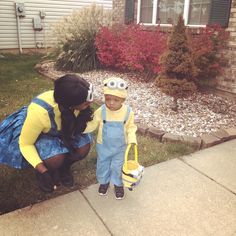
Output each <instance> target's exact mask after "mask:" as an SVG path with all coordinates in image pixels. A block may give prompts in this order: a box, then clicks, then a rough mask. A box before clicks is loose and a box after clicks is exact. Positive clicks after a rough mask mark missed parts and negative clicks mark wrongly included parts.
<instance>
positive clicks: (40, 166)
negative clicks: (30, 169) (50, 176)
mask: <svg viewBox="0 0 236 236" xmlns="http://www.w3.org/2000/svg"><path fill="white" fill-rule="evenodd" d="M35 169H36V170H37V171H38V172H39V173H41V174H43V173H44V172H46V171H47V170H48V169H47V168H46V166H45V165H44V164H43V162H41V163H39V164H38V165H37V166H36V167H35Z"/></svg>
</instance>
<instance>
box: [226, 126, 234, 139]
mask: <svg viewBox="0 0 236 236" xmlns="http://www.w3.org/2000/svg"><path fill="white" fill-rule="evenodd" d="M225 131H226V132H227V133H228V134H229V136H230V139H234V138H236V128H228V129H225Z"/></svg>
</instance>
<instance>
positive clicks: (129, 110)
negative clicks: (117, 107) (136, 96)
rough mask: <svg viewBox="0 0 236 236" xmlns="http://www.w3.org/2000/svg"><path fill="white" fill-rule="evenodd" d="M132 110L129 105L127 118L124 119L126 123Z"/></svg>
mask: <svg viewBox="0 0 236 236" xmlns="http://www.w3.org/2000/svg"><path fill="white" fill-rule="evenodd" d="M131 111H132V109H131V107H130V106H127V112H126V115H125V119H124V124H125V123H126V121H127V120H128V119H129V115H130V112H131Z"/></svg>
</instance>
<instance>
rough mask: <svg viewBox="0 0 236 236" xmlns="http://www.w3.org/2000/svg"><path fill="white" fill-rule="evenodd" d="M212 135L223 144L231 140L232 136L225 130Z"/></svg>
mask: <svg viewBox="0 0 236 236" xmlns="http://www.w3.org/2000/svg"><path fill="white" fill-rule="evenodd" d="M211 135H213V136H215V137H216V138H218V139H220V140H221V141H222V142H225V141H227V140H230V135H229V134H228V133H227V132H226V131H225V130H223V129H220V130H218V131H216V132H212V133H211Z"/></svg>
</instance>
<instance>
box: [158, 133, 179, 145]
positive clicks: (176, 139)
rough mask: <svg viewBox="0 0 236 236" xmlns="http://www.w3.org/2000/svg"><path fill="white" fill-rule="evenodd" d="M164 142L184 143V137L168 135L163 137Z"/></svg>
mask: <svg viewBox="0 0 236 236" xmlns="http://www.w3.org/2000/svg"><path fill="white" fill-rule="evenodd" d="M162 142H169V143H181V142H183V137H182V136H180V135H175V134H171V133H166V134H164V135H163V136H162Z"/></svg>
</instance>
